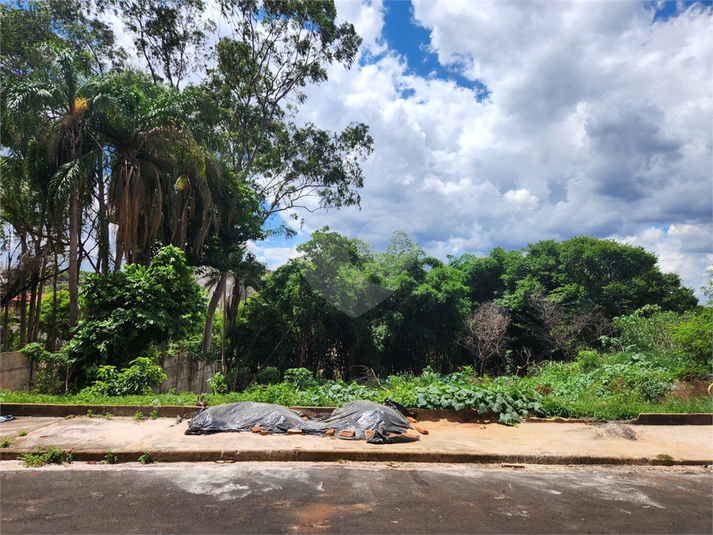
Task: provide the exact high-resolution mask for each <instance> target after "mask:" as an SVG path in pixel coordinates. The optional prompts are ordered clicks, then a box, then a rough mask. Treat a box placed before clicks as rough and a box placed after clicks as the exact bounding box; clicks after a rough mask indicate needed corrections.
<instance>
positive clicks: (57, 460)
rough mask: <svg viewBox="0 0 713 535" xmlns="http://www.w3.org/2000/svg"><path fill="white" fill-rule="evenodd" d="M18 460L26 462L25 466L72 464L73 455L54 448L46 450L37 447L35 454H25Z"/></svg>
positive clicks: (19, 456)
mask: <svg viewBox="0 0 713 535" xmlns="http://www.w3.org/2000/svg"><path fill="white" fill-rule="evenodd" d="M17 458H18V459H19V460H21V461H24V462H23V464H24V465H25V466H45V465H46V464H65V463H71V462H72V454H71V453H69V452H65V451H64V450H62V449H60V448H55V447H53V446H50V447H48V448H47V449H44V448H43V447H42V446H37V448H36V449H35V451H34V452H31V453H23V454H21V455H18V456H17Z"/></svg>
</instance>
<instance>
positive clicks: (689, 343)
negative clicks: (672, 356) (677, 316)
mask: <svg viewBox="0 0 713 535" xmlns="http://www.w3.org/2000/svg"><path fill="white" fill-rule="evenodd" d="M671 338H672V339H673V341H674V342H675V343H676V354H677V355H679V356H680V357H681V359H682V360H684V361H688V362H691V363H692V364H703V365H706V364H710V362H711V358H713V311H712V310H711V309H710V308H705V309H703V310H702V311H701V312H699V313H698V314H696V315H695V316H693V317H690V318H688V319H686V320H685V321H684V322H682V323H680V324H679V325H676V326H675V327H673V329H672V330H671ZM709 371H710V368H709Z"/></svg>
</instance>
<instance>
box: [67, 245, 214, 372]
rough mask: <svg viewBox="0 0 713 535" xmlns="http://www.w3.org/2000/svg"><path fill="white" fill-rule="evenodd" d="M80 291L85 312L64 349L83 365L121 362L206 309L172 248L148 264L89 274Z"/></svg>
mask: <svg viewBox="0 0 713 535" xmlns="http://www.w3.org/2000/svg"><path fill="white" fill-rule="evenodd" d="M84 295H85V298H86V302H87V317H86V319H84V320H83V321H81V322H80V323H79V325H78V327H77V334H76V335H75V337H74V338H73V339H72V340H71V341H70V342H69V344H67V346H66V347H65V351H64V352H65V354H66V355H68V356H70V357H72V358H74V359H76V360H78V361H81V362H83V363H84V366H85V368H89V367H91V366H92V365H111V366H123V365H126V364H127V363H128V362H129V361H130V360H132V358H136V356H138V355H140V353H141V352H142V351H144V350H145V349H146V348H147V347H148V346H149V345H150V344H152V343H161V342H164V341H169V340H177V339H180V338H182V337H184V336H186V335H188V334H190V333H191V332H192V331H194V330H195V329H196V328H197V327H199V325H200V323H201V320H202V318H203V316H204V313H205V301H204V299H203V296H202V290H201V288H200V286H198V285H197V284H196V283H195V282H194V281H193V278H192V277H191V270H190V268H188V266H186V263H185V258H184V255H183V253H182V252H181V251H180V250H179V249H177V248H176V247H164V248H162V249H161V250H160V251H159V252H158V253H157V254H156V256H155V257H154V258H153V260H152V261H151V265H150V266H148V267H145V266H141V265H138V264H131V265H128V266H126V270H125V271H119V272H116V273H114V274H113V275H110V276H106V277H104V276H99V275H90V276H89V277H88V279H87V282H86V284H85V287H84Z"/></svg>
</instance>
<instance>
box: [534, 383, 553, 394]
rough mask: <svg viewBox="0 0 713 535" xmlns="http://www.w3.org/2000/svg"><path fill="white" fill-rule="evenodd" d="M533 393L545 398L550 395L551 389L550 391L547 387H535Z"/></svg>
mask: <svg viewBox="0 0 713 535" xmlns="http://www.w3.org/2000/svg"><path fill="white" fill-rule="evenodd" d="M535 392H539V393H540V394H542V395H543V396H546V395H548V394H551V393H552V389H551V388H550V387H549V386H545V385H537V386H536V387H535Z"/></svg>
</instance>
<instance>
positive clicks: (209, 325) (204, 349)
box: [201, 271, 228, 355]
mask: <svg viewBox="0 0 713 535" xmlns="http://www.w3.org/2000/svg"><path fill="white" fill-rule="evenodd" d="M227 280H228V272H227V271H223V272H221V274H220V278H219V279H218V283H217V284H216V285H215V290H214V291H213V296H212V297H211V298H210V302H209V303H208V315H207V316H206V318H205V329H204V330H203V343H202V344H201V353H202V354H203V355H207V354H208V351H209V350H210V344H211V337H212V335H213V318H214V317H215V311H216V309H217V308H218V303H219V302H220V299H221V298H222V297H223V290H224V289H225V283H226V281H227Z"/></svg>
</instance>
